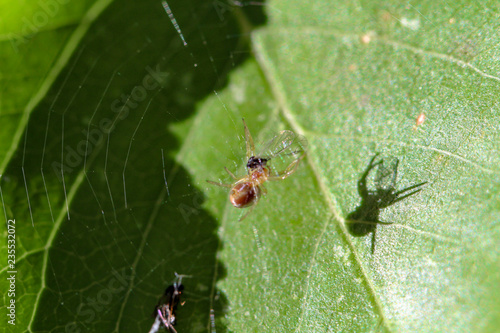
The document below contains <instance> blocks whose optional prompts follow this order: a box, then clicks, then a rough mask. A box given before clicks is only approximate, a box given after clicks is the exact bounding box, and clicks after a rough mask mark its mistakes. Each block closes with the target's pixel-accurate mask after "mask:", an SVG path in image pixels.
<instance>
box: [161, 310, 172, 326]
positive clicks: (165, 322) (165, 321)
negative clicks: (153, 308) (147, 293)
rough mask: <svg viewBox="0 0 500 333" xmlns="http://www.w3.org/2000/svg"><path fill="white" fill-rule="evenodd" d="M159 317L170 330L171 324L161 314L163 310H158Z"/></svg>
mask: <svg viewBox="0 0 500 333" xmlns="http://www.w3.org/2000/svg"><path fill="white" fill-rule="evenodd" d="M158 316H159V317H160V319H161V321H162V323H163V325H165V327H166V328H168V327H169V326H170V324H168V323H167V320H166V319H165V317H163V313H161V309H158Z"/></svg>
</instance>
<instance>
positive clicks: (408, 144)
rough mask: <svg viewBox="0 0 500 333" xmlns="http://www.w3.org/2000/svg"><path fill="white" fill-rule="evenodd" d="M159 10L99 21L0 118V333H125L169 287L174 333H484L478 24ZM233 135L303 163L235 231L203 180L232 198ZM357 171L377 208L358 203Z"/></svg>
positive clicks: (404, 11)
mask: <svg viewBox="0 0 500 333" xmlns="http://www.w3.org/2000/svg"><path fill="white" fill-rule="evenodd" d="M187 4H189V5H187ZM168 5H169V8H170V9H171V16H170V17H169V15H168V13H165V10H164V8H162V4H161V2H159V1H158V2H157V1H151V2H141V3H135V4H134V3H128V2H127V3H113V4H112V5H111V6H110V7H109V8H108V9H107V10H105V11H104V12H103V14H102V15H101V16H100V17H99V18H98V19H97V20H96V21H95V22H94V23H92V25H91V26H89V27H90V28H89V29H88V32H87V33H86V35H85V37H84V38H83V39H82V41H81V42H80V44H79V45H78V47H76V45H77V41H74V42H72V43H74V44H71V43H70V42H69V41H70V40H72V39H71V38H70V37H67V39H66V40H63V41H62V42H61V41H60V39H58V38H55V39H57V40H59V41H60V44H59V45H60V46H59V47H58V50H62V49H63V48H64V50H66V49H68V50H70V51H67V52H69V53H68V58H69V54H71V53H72V52H73V56H72V58H71V59H70V60H69V61H67V60H64V61H62V60H60V59H62V58H63V57H62V56H59V58H58V57H57V55H58V54H59V53H58V52H55V53H54V54H56V55H53V56H52V58H50V59H52V60H51V61H48V60H47V62H46V63H47V64H48V65H46V67H43V66H37V68H40V72H38V71H37V72H33V70H32V69H31V70H30V69H29V68H28V69H26V71H25V72H24V73H27V74H26V75H27V76H28V77H29V78H30V80H31V81H32V82H31V83H30V84H29V85H27V86H26V87H23V88H26V90H24V89H23V91H22V93H17V94H10V93H9V94H7V95H9V96H12V98H9V99H6V101H5V102H3V105H10V109H9V110H11V111H10V112H11V113H12V114H15V115H17V116H16V117H17V118H16V119H13V120H12V122H11V121H10V119H6V121H5V124H6V125H4V126H11V127H10V129H9V131H10V132H8V134H5V133H7V132H4V131H3V130H2V133H3V134H2V135H7V137H5V138H4V140H3V141H2V142H3V143H2V145H3V146H0V147H1V148H0V149H1V151H2V152H3V155H0V158H1V161H2V164H1V165H3V166H4V167H2V169H0V171H2V172H1V174H2V176H1V177H2V178H1V183H0V186H1V188H0V189H1V191H2V192H1V193H2V200H3V204H2V207H3V210H4V214H5V216H6V218H7V219H15V220H16V261H17V262H16V270H17V275H16V296H15V299H16V327H12V326H10V325H8V326H7V327H8V328H7V329H6V330H12V331H28V332H32V331H33V332H34V331H36V332H48V331H58V332H59V331H60V332H78V331H82V332H84V331H89V332H118V331H134V332H137V331H146V332H147V331H148V330H149V328H150V327H151V325H152V323H153V320H154V318H153V317H151V316H152V312H153V309H154V306H155V305H156V302H157V300H158V298H159V297H160V296H161V294H162V292H163V291H164V290H165V288H166V287H167V286H168V285H169V284H171V282H172V281H173V279H174V272H178V273H180V274H187V275H190V277H186V278H184V279H183V284H184V285H185V288H186V289H185V293H184V295H183V300H185V301H186V303H185V305H184V306H179V307H178V309H177V326H176V330H177V331H178V332H179V333H182V332H202V331H205V332H206V331H211V332H213V331H214V329H212V328H211V327H213V326H215V328H216V330H217V332H219V333H220V332H225V331H230V332H253V331H264V332H291V331H297V332H325V331H326V332H342V331H353V332H371V331H393V332H399V331H400V332H408V331H425V332H429V331H473V332H493V331H495V330H496V328H497V327H498V324H500V317H499V316H498V313H499V312H500V301H499V299H500V292H499V291H498V285H499V283H500V270H499V269H498V267H499V264H500V263H499V261H500V258H499V251H498V250H497V244H498V242H499V238H500V228H499V225H500V224H499V222H500V213H499V212H500V200H499V197H500V196H499V192H500V186H499V185H500V181H499V180H500V168H499V167H498V166H499V165H500V163H499V162H500V161H499V159H500V157H499V155H498V151H499V148H500V147H499V143H500V137H499V136H500V134H499V131H498V126H499V109H498V102H497V96H498V92H499V91H498V90H499V89H498V83H499V81H500V78H498V77H497V76H496V73H497V72H498V70H497V69H498V64H497V61H496V59H497V58H498V54H499V51H498V47H497V39H498V38H495V37H498V32H497V31H498V28H499V27H498V25H499V23H498V22H500V21H499V20H498V13H499V10H498V5H497V4H496V2H489V3H481V5H479V4H476V3H473V2H461V3H453V4H451V3H448V2H444V1H420V2H418V3H405V4H400V3H398V2H383V3H381V2H378V1H364V2H357V3H352V4H351V3H349V2H336V1H316V2H314V3H311V2H309V3H308V2H305V1H286V2H279V1H270V2H266V3H265V5H264V6H246V7H244V8H243V9H245V12H243V11H242V9H241V8H239V7H236V6H231V5H226V4H225V3H222V2H217V1H216V2H213V3H203V2H201V1H189V2H183V1H169V2H168ZM96 6H97V5H96ZM101 8H103V7H101ZM259 10H265V11H266V14H267V15H268V19H269V23H267V24H266V25H265V26H264V27H261V28H259V29H257V30H256V31H254V32H253V33H252V34H251V47H252V49H253V54H254V55H255V58H249V59H247V60H246V61H245V62H244V63H243V64H241V61H242V60H243V58H238V57H237V55H247V54H248V52H247V49H246V45H245V42H246V38H247V37H248V36H249V31H248V27H249V26H250V24H251V22H252V23H253V24H254V25H256V24H257V23H263V22H264V21H265V20H266V16H265V15H262V14H261V13H260V12H259ZM172 15H174V17H175V21H173V17H172ZM79 17H82V16H79ZM93 17H96V16H93ZM68 20H69V19H68ZM14 21H15V20H13V21H12V22H7V23H8V24H9V25H10V26H11V27H13V28H9V29H10V30H5V31H7V32H8V31H19V29H20V28H19V26H17V27H16V26H15V24H17V23H15V22H14ZM61 21H64V20H63V19H62V20H61ZM74 22H77V23H76V24H79V23H78V22H80V21H79V20H78V19H77V20H75V21H74ZM84 22H86V21H85V20H82V23H81V24H80V25H83V24H84ZM85 24H87V23H85ZM176 24H178V26H176ZM237 24H238V25H239V26H240V27H242V29H243V30H239V28H238V26H237ZM6 26H7V25H6ZM55 26H57V25H55ZM16 29H17V30H16ZM76 29H78V28H76ZM47 30H48V32H47V33H51V31H52V30H53V31H56V32H57V31H59V29H54V28H51V29H47ZM74 30H75V27H74V26H73V27H72V29H69V32H67V36H70V33H71V32H72V31H74ZM2 31H4V30H2ZM180 33H181V34H182V38H184V40H185V41H186V42H187V46H185V45H184V44H183V40H182V38H181V35H180ZM37 36H38V35H37ZM4 40H8V39H5V38H4ZM61 40H62V39H61ZM4 43H6V42H4ZM28 44H29V45H32V44H31V43H28ZM70 44H71V45H72V46H71V47H69V46H68V45H70ZM32 47H33V50H31V51H30V52H29V53H26V54H27V55H26V57H30V59H31V54H32V53H35V54H38V53H41V51H43V50H44V49H43V48H41V46H40V45H38V46H36V47H35V45H33V46H32ZM59 52H61V51H59ZM63 53H64V52H63ZM63 53H61V54H63ZM65 54H66V53H65ZM10 58H11V59H15V58H14V56H11V57H10ZM54 59H57V60H54ZM11 61H14V60H11ZM66 63H67V64H68V65H67V66H66V67H65V68H64V70H63V71H62V72H60V74H58V73H59V71H60V68H62V67H63V66H64V64H66ZM54 64H60V65H59V66H60V67H59V69H58V70H56V69H55V68H56V67H57V65H54ZM6 68H7V67H6ZM9 68H10V67H9ZM12 68H20V67H19V66H18V67H15V66H12ZM44 68H45V69H44ZM49 72H50V73H53V74H51V75H53V77H56V76H57V79H56V80H55V81H54V80H53V79H52V81H51V80H49V79H48V78H49V77H51V76H50V75H49V74H45V73H49ZM3 73H6V72H4V70H3V69H2V75H4V74H3ZM33 73H38V75H37V74H35V75H33ZM152 73H155V74H154V75H153V74H152ZM228 73H229V75H228ZM4 77H7V78H8V80H5V81H2V82H6V83H5V87H9V89H13V88H12V87H13V85H12V84H11V81H10V76H5V75H4ZM33 77H37V79H34V78H33ZM40 77H42V79H40ZM2 80H3V79H2ZM17 86H20V85H17ZM40 87H42V88H40ZM49 88H50V89H49ZM2 89H3V90H2V91H7V90H6V89H7V88H2ZM3 95H5V93H4V94H3ZM3 100H4V99H3V98H2V101H3ZM6 103H8V104H6ZM124 105H125V107H122V106H124ZM35 106H36V107H35ZM4 109H5V108H2V110H4ZM20 110H21V111H20ZM22 110H24V111H22ZM422 113H423V114H424V115H425V121H424V122H423V123H422V124H420V125H418V126H417V125H416V119H417V117H418V116H419V115H420V114H422ZM2 115H4V114H3V113H2ZM23 115H24V117H25V118H24V119H25V120H24V122H23V120H22V119H23V118H22V117H23ZM28 117H29V122H27V120H28ZM241 118H245V121H246V122H247V124H248V127H249V130H250V131H251V133H252V135H253V136H254V139H255V141H256V143H261V142H263V141H264V140H266V139H269V136H270V135H269V133H276V132H278V131H280V130H284V129H289V130H293V131H294V132H296V133H298V134H301V135H304V136H305V137H307V139H308V141H309V151H308V154H307V157H306V158H305V159H304V160H303V161H301V163H300V165H299V168H298V170H297V171H296V172H295V173H294V174H293V175H291V176H290V177H289V178H287V179H286V180H283V181H277V182H269V183H268V184H265V187H266V189H267V192H268V193H267V195H266V196H264V197H263V198H261V200H260V202H259V203H258V205H257V206H256V207H255V208H254V209H253V210H252V211H251V212H250V214H249V215H248V216H247V217H246V218H245V219H244V220H242V221H238V219H239V218H240V217H241V216H243V215H244V214H245V213H246V212H247V210H242V209H236V208H234V207H232V205H231V204H230V202H229V200H228V193H227V192H228V191H227V189H225V188H222V187H217V186H213V185H211V184H208V183H207V182H206V180H207V179H208V180H212V181H219V180H220V181H221V182H223V183H230V182H231V181H232V179H231V177H230V176H229V175H228V174H227V173H226V172H225V171H224V167H227V168H228V169H229V170H230V171H231V172H233V173H234V174H236V175H237V176H241V177H243V176H244V175H245V174H246V170H245V165H246V161H245V139H244V132H243V123H242V121H241ZM2 119H3V118H2ZM2 124H4V121H3V120H2ZM7 124H8V125H7ZM13 133H17V134H16V135H14V134H13ZM23 133H25V134H24V136H23V137H22V134H23ZM7 138H9V139H10V138H14V139H13V140H12V141H9V140H8V139H7ZM6 143H8V145H6ZM377 153H379V155H378V157H377V159H376V160H375V161H374V163H376V162H377V161H379V160H380V159H383V160H384V164H383V166H381V165H377V166H375V167H374V168H373V170H371V171H370V172H368V176H367V187H368V189H369V190H370V191H377V190H378V191H379V193H378V194H379V195H378V196H377V193H374V192H369V193H363V191H359V190H360V187H362V186H361V185H360V184H359V182H360V180H362V177H363V173H364V172H365V171H366V170H367V169H368V168H369V165H370V160H371V159H372V158H374V156H375V155H376V154H377ZM396 160H398V161H399V164H398V165H397V166H395V165H396V164H395V161H396ZM270 163H272V161H271V162H270ZM7 164H8V165H7ZM61 167H62V168H63V169H62V170H63V172H61ZM4 170H5V171H4ZM383 171H388V172H389V175H388V176H387V175H385V176H384V175H382V173H383ZM396 172H397V177H396V178H393V176H395V173H396ZM394 179H395V180H394ZM392 182H394V184H393V183H392ZM422 182H427V183H426V184H425V185H423V186H420V187H418V188H416V189H421V191H420V192H418V193H415V194H413V195H410V196H408V197H406V198H404V199H402V200H400V201H398V202H396V203H390V202H389V201H388V200H389V199H387V196H390V195H391V194H392V195H393V194H394V193H395V192H398V191H404V190H405V189H408V188H409V187H411V186H413V185H415V184H420V183H422ZM416 189H415V190H416ZM384 191H386V192H384ZM382 192H383V193H382ZM381 193H382V194H384V195H382V194H381ZM387 193H389V194H387ZM409 193H411V190H410V191H405V192H403V193H401V194H400V196H404V195H405V194H409ZM373 198H376V199H373ZM377 198H378V199H377ZM372 199H373V200H376V201H377V200H378V201H377V202H376V203H373V202H372V203H371V204H368V203H367V202H369V201H370V200H372ZM381 203H387V206H388V207H387V208H384V209H376V207H374V205H377V204H379V205H380V204H381ZM360 207H361V208H360ZM363 210H364V211H365V214H364V215H363V214H362V215H363V216H361V217H362V219H361V218H358V217H357V216H359V214H358V213H359V212H360V211H363ZM374 216H375V217H376V218H377V219H376V220H375V219H374ZM374 221H382V222H390V223H392V224H382V223H378V224H376V223H375V222H374ZM353 223H360V225H361V226H362V228H361V229H362V230H364V231H367V232H366V233H355V232H353V227H352V226H353ZM374 230H376V234H375V236H376V237H373V231H374ZM5 234H6V233H5ZM6 245H7V244H6V243H5V246H6ZM5 246H4V245H2V250H1V253H2V255H1V256H2V258H3V259H2V262H5V263H6V262H7V255H6V254H7V249H6V248H5ZM4 253H5V254H4ZM8 270H9V268H8V267H7V266H4V267H3V272H4V275H3V276H6V275H7V271H8ZM1 283H2V290H8V288H9V284H8V282H7V280H6V279H5V278H4V279H2V282H1ZM2 299H4V302H5V303H2V304H0V306H1V307H2V308H4V307H6V306H7V304H8V302H9V300H10V299H11V296H8V294H7V293H5V292H4V293H3V298H2Z"/></svg>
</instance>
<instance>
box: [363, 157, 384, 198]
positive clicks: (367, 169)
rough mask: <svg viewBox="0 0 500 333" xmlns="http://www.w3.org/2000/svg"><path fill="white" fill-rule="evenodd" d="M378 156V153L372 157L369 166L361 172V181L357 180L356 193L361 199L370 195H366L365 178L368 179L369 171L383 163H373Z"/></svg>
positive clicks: (381, 161)
mask: <svg viewBox="0 0 500 333" xmlns="http://www.w3.org/2000/svg"><path fill="white" fill-rule="evenodd" d="M378 155H380V153H376V154H375V156H373V157H372V159H371V160H370V164H368V167H367V168H366V170H365V172H363V175H362V176H361V179H360V180H358V193H359V195H360V196H361V197H362V198H365V197H367V196H369V195H370V194H369V193H368V188H367V187H366V178H368V174H369V173H370V171H371V170H372V169H373V168H374V167H376V166H377V165H380V164H382V163H383V161H384V160H380V161H378V162H377V163H374V162H375V159H376V158H377V157H378Z"/></svg>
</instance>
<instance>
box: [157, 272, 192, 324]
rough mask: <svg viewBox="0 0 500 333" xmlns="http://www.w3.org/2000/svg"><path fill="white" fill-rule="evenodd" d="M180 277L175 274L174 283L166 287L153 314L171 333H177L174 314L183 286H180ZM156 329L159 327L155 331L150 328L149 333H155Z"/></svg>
mask: <svg viewBox="0 0 500 333" xmlns="http://www.w3.org/2000/svg"><path fill="white" fill-rule="evenodd" d="M182 277H183V276H182V275H177V274H176V281H175V282H174V283H173V284H172V285H170V286H168V287H167V289H166V290H165V293H164V294H163V296H162V297H161V298H160V300H159V302H158V305H156V307H155V311H154V313H153V316H154V317H156V320H157V321H158V320H159V321H160V322H161V324H163V326H164V327H165V328H166V329H168V330H169V331H170V332H173V333H177V331H176V330H175V328H174V326H175V324H176V313H175V312H176V310H177V305H178V304H179V303H181V295H182V292H183V290H184V286H183V285H182ZM181 305H182V303H181ZM155 323H156V322H155ZM161 324H160V325H161ZM154 326H155V325H153V327H154ZM158 328H159V327H157V328H156V330H153V328H152V329H151V331H150V332H156V331H157V329H158Z"/></svg>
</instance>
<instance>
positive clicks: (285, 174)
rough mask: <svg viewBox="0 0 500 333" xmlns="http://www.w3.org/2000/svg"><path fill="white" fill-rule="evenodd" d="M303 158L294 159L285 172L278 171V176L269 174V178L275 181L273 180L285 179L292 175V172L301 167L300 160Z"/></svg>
mask: <svg viewBox="0 0 500 333" xmlns="http://www.w3.org/2000/svg"><path fill="white" fill-rule="evenodd" d="M304 156H305V155H304ZM301 159H302V158H300V159H298V160H296V161H293V162H292V163H290V165H289V166H288V167H287V168H286V170H285V171H283V172H280V173H278V175H277V176H269V177H267V180H270V181H273V180H283V179H285V178H287V177H288V176H290V175H291V174H293V173H294V172H295V171H296V170H297V168H298V167H299V162H300V160H301Z"/></svg>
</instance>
